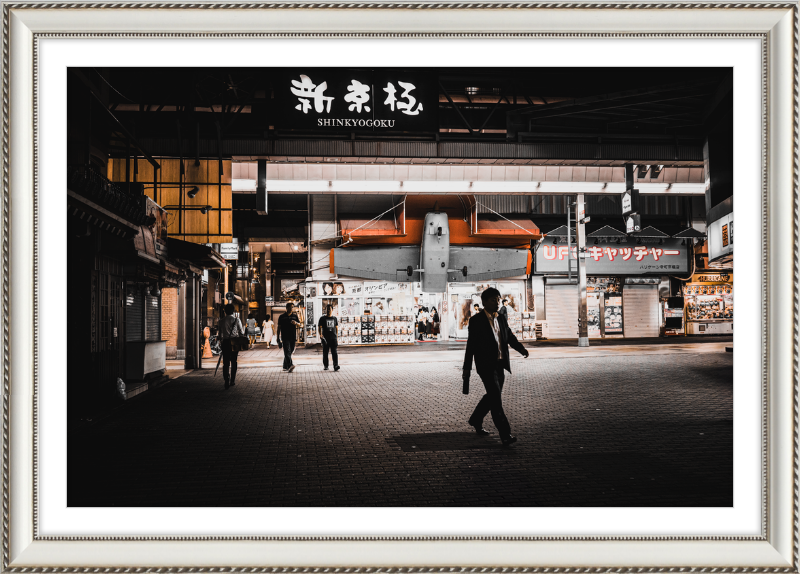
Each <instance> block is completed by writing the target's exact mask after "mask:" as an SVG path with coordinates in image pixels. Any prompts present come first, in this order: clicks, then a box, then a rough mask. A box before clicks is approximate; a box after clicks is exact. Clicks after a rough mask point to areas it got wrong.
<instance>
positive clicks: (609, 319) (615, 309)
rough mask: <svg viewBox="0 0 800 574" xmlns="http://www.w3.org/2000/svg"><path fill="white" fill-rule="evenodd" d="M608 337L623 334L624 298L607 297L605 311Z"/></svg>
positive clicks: (616, 296) (617, 296)
mask: <svg viewBox="0 0 800 574" xmlns="http://www.w3.org/2000/svg"><path fill="white" fill-rule="evenodd" d="M605 324H606V335H608V334H615V333H618V334H620V335H621V334H622V297H621V296H619V295H608V294H607V295H606V311H605Z"/></svg>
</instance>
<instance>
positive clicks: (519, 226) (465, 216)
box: [340, 195, 541, 248]
mask: <svg viewBox="0 0 800 574" xmlns="http://www.w3.org/2000/svg"><path fill="white" fill-rule="evenodd" d="M436 210H438V211H444V212H445V213H447V217H448V219H449V225H450V245H480V246H486V247H489V246H504V247H523V248H524V247H528V246H529V245H530V241H531V240H538V239H539V238H541V232H540V231H539V228H538V227H536V225H535V224H534V223H533V222H532V221H531V220H530V219H528V218H525V219H516V220H514V222H513V223H512V222H511V221H508V220H506V219H503V218H502V217H495V218H493V219H494V220H492V221H489V220H486V219H482V218H480V217H478V214H477V211H476V207H475V199H474V196H471V195H409V196H407V197H406V201H405V204H404V205H401V206H400V207H398V208H397V210H396V212H395V214H394V216H392V215H391V214H390V215H389V217H391V219H387V218H386V217H384V219H381V220H380V221H377V222H369V220H367V219H342V220H341V221H340V226H341V229H342V237H343V238H344V240H345V242H347V240H348V238H349V239H351V240H352V241H351V242H350V243H349V244H350V245H419V244H420V243H422V227H423V224H424V221H425V215H426V214H427V213H429V212H431V211H436ZM515 224H516V225H515Z"/></svg>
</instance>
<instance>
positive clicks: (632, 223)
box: [625, 213, 642, 233]
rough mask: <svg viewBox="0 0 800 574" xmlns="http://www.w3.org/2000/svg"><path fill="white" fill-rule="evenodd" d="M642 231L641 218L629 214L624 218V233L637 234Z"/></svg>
mask: <svg viewBox="0 0 800 574" xmlns="http://www.w3.org/2000/svg"><path fill="white" fill-rule="evenodd" d="M641 230H642V216H641V215H639V214H638V213H631V214H630V215H629V216H628V217H626V218H625V231H626V232H627V233H637V232H639V231H641Z"/></svg>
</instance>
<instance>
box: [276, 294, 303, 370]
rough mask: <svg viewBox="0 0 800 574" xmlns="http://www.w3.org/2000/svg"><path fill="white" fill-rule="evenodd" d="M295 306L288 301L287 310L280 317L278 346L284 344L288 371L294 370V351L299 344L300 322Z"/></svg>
mask: <svg viewBox="0 0 800 574" xmlns="http://www.w3.org/2000/svg"><path fill="white" fill-rule="evenodd" d="M293 307H294V305H293V304H292V303H287V304H286V312H285V313H284V314H283V315H281V316H280V317H278V346H279V347H280V346H281V344H283V370H284V371H286V372H287V373H291V372H292V371H294V363H293V362H292V353H294V347H295V345H296V344H297V326H298V325H299V324H300V318H299V317H298V316H297V313H294V312H293V311H292V308H293Z"/></svg>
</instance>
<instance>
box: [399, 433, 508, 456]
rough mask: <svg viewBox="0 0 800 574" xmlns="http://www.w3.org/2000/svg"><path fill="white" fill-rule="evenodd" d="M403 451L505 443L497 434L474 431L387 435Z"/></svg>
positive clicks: (474, 446) (456, 448) (483, 447)
mask: <svg viewBox="0 0 800 574" xmlns="http://www.w3.org/2000/svg"><path fill="white" fill-rule="evenodd" d="M386 441H387V442H393V443H395V444H397V446H399V447H400V449H401V450H402V451H403V452H420V451H442V450H471V449H475V448H482V449H491V448H502V447H503V445H502V444H500V441H499V440H498V438H497V435H495V436H493V437H492V436H488V437H479V436H478V435H476V434H475V433H474V432H434V433H420V434H401V435H397V436H392V437H387V438H386Z"/></svg>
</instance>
